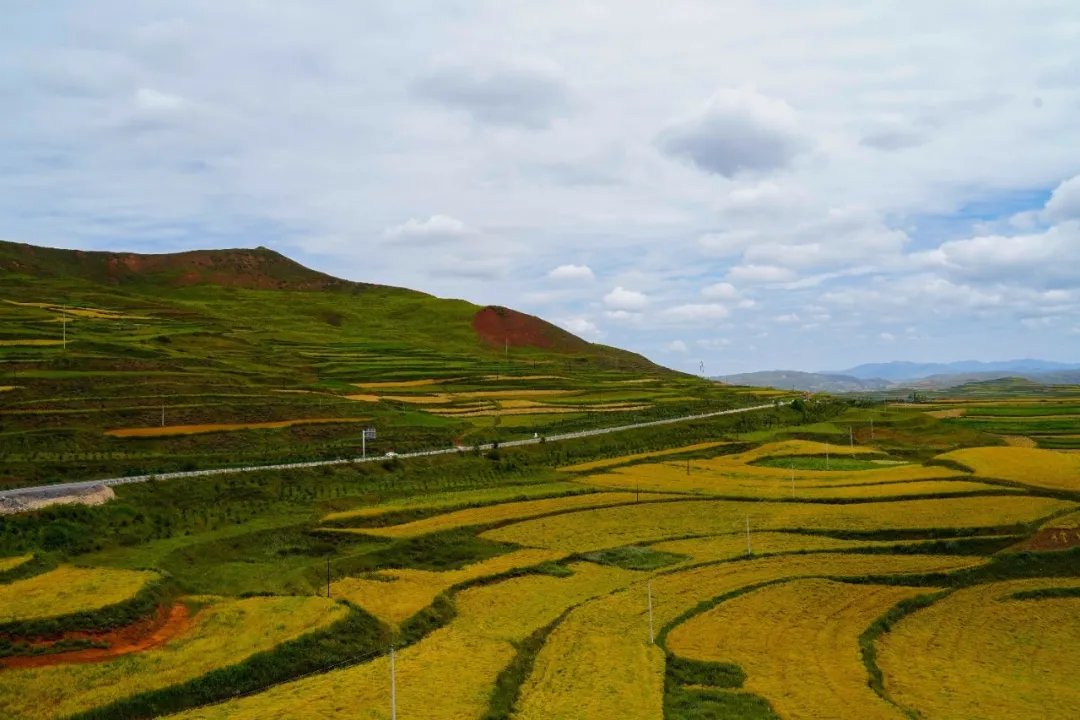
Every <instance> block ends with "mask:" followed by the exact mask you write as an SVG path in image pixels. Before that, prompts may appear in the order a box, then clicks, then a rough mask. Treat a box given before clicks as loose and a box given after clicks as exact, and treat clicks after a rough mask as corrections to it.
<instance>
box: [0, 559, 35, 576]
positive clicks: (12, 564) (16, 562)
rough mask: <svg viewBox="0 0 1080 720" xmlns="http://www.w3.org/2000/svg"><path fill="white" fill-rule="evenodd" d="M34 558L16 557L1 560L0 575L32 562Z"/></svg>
mask: <svg viewBox="0 0 1080 720" xmlns="http://www.w3.org/2000/svg"><path fill="white" fill-rule="evenodd" d="M33 557H34V556H33V555H17V556H15V557H6V558H0V573H5V572H7V571H8V570H14V569H15V568H17V567H19V566H20V565H24V564H26V563H28V562H30V560H31V559H32V558H33Z"/></svg>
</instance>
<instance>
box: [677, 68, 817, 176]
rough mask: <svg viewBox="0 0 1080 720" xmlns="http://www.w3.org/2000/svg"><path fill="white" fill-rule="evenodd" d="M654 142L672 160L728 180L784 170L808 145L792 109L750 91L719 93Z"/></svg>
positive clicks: (741, 89) (744, 89) (726, 90)
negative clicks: (689, 164) (740, 176)
mask: <svg viewBox="0 0 1080 720" xmlns="http://www.w3.org/2000/svg"><path fill="white" fill-rule="evenodd" d="M656 142H657V145H658V146H659V147H660V148H661V149H662V150H663V151H664V152H666V153H667V154H669V155H671V156H673V157H678V158H682V159H685V160H689V161H690V162H692V163H693V164H694V165H696V166H697V167H698V168H700V169H701V170H704V171H706V172H710V173H715V174H717V175H723V176H724V177H729V178H730V177H734V176H735V175H737V174H739V173H741V172H744V171H769V170H777V169H779V168H783V167H786V166H787V165H789V164H790V163H791V162H792V161H793V160H794V159H795V157H796V156H797V155H799V154H800V153H801V152H803V151H804V150H806V149H807V148H808V146H809V142H808V140H807V139H806V138H805V137H804V136H803V135H802V133H801V132H800V130H799V126H798V121H797V119H796V116H795V112H794V111H793V110H792V109H791V107H790V106H789V105H788V104H787V103H785V102H784V101H783V100H776V99H773V98H769V97H766V96H764V95H762V94H760V93H758V92H757V91H756V90H753V89H751V88H738V89H731V88H725V89H721V90H718V91H717V92H716V93H715V94H714V95H713V96H712V97H711V98H709V100H708V101H707V102H706V103H705V106H704V107H703V108H701V110H699V111H698V112H697V113H695V114H694V115H691V116H689V117H686V118H683V119H681V120H678V121H676V122H674V123H672V124H671V125H669V126H668V127H667V128H665V129H664V130H663V132H661V133H660V135H659V136H658V137H657V140H656Z"/></svg>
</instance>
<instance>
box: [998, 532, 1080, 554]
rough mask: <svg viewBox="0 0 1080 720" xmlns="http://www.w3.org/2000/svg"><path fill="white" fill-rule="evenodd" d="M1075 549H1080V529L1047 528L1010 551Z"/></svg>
mask: <svg viewBox="0 0 1080 720" xmlns="http://www.w3.org/2000/svg"><path fill="white" fill-rule="evenodd" d="M1074 547H1080V528H1045V529H1043V530H1040V531H1039V532H1037V533H1035V534H1034V535H1032V536H1031V537H1029V538H1028V539H1027V540H1024V541H1023V542H1020V543H1017V544H1016V545H1013V546H1012V547H1010V548H1009V550H1008V551H1009V552H1020V551H1022V550H1068V549H1069V548H1074Z"/></svg>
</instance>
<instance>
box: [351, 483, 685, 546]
mask: <svg viewBox="0 0 1080 720" xmlns="http://www.w3.org/2000/svg"><path fill="white" fill-rule="evenodd" d="M670 497H671V496H670V495H659V494H644V495H642V496H641V501H642V502H648V501H650V500H664V499H667V498H670ZM636 499H637V496H636V495H635V494H634V493H629V492H628V493H592V494H589V495H573V496H570V497H560V498H547V499H544V500H526V501H524V502H515V503H504V504H502V505H489V506H486V507H478V508H469V509H467V510H458V511H456V512H450V513H446V514H445V515H436V516H434V517H429V518H424V519H423V520H415V521H413V522H409V523H403V524H401V525H392V526H390V527H385V528H363V529H362V530H358V531H357V532H363V533H364V534H366V535H382V536H383V537H392V538H407V537H417V536H419V535H426V534H428V533H432V532H437V531H439V530H450V529H452V528H459V527H467V526H469V525H487V524H489V523H494V522H502V521H505V520H515V519H517V518H527V517H532V516H535V515H544V514H547V513H557V512H565V511H569V510H578V509H580V508H591V507H601V506H604V505H620V504H624V503H632V502H635V500H636Z"/></svg>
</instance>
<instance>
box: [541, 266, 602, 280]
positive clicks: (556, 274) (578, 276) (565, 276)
mask: <svg viewBox="0 0 1080 720" xmlns="http://www.w3.org/2000/svg"><path fill="white" fill-rule="evenodd" d="M548 277H549V278H551V279H552V280H566V281H583V280H595V279H596V276H595V275H593V271H592V268H590V267H589V266H588V265H560V266H559V267H557V268H555V269H554V270H552V271H551V272H549V273H548Z"/></svg>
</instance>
